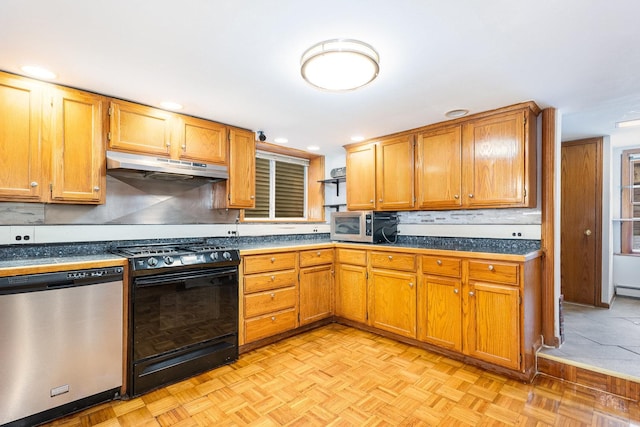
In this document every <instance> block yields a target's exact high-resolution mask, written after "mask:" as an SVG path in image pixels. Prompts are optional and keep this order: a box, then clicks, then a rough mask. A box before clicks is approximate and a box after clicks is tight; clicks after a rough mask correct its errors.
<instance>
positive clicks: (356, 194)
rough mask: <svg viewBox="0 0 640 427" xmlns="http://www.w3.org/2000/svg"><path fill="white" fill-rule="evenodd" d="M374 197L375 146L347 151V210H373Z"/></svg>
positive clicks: (362, 146) (353, 148)
mask: <svg viewBox="0 0 640 427" xmlns="http://www.w3.org/2000/svg"><path fill="white" fill-rule="evenodd" d="M375 197H376V146H375V144H368V145H361V146H357V147H350V148H348V149H347V209H350V210H363V209H374V208H375V207H376V204H375Z"/></svg>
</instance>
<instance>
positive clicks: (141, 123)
mask: <svg viewBox="0 0 640 427" xmlns="http://www.w3.org/2000/svg"><path fill="white" fill-rule="evenodd" d="M109 116H110V128H109V129H110V131H109V134H108V138H109V148H110V149H114V150H122V151H131V152H136V153H141V154H151V155H158V156H163V157H169V156H170V155H171V150H172V147H171V144H172V141H171V126H172V120H171V119H172V114H170V113H167V112H166V111H162V110H158V109H156V108H151V107H147V106H144V105H140V104H134V103H131V102H126V101H119V100H118V101H111V105H110V107H109Z"/></svg>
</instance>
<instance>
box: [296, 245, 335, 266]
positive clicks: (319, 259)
mask: <svg viewBox="0 0 640 427" xmlns="http://www.w3.org/2000/svg"><path fill="white" fill-rule="evenodd" d="M332 262H333V249H315V250H311V251H302V252H300V267H311V266H314V265H322V264H331V263H332Z"/></svg>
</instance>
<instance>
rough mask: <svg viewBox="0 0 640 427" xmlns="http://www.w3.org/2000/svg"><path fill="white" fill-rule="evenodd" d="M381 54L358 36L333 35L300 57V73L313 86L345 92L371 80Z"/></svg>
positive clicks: (376, 72)
mask: <svg viewBox="0 0 640 427" xmlns="http://www.w3.org/2000/svg"><path fill="white" fill-rule="evenodd" d="M379 62H380V57H379V55H378V52H376V51H375V49H373V48H372V47H371V46H369V45H368V44H366V43H363V42H361V41H358V40H351V39H333V40H326V41H323V42H320V43H317V44H315V45H313V46H311V47H310V48H309V49H307V50H306V51H305V52H304V53H303V54H302V58H301V59H300V73H301V74H302V77H303V78H304V79H305V80H306V81H307V82H309V84H311V85H312V86H315V87H317V88H319V89H325V90H329V91H333V92H345V91H349V90H354V89H357V88H359V87H362V86H364V85H366V84H368V83H371V82H372V81H373V79H375V78H376V77H377V76H378V72H379V71H380V66H379Z"/></svg>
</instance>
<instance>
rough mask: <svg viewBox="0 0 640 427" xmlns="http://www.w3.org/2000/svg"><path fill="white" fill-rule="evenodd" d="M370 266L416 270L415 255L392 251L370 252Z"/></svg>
mask: <svg viewBox="0 0 640 427" xmlns="http://www.w3.org/2000/svg"><path fill="white" fill-rule="evenodd" d="M371 266H372V267H374V268H376V267H377V268H389V269H392V270H405V271H416V256H415V255H409V254H398V253H394V252H371Z"/></svg>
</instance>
